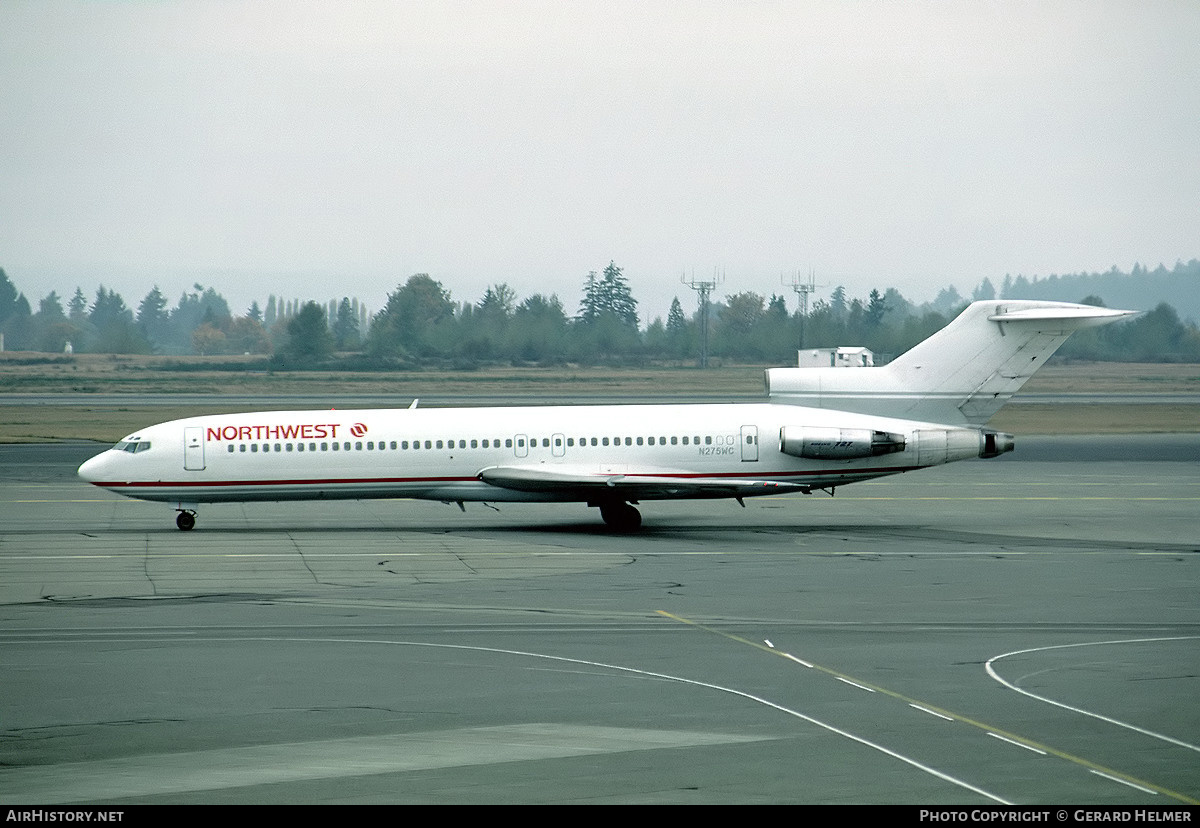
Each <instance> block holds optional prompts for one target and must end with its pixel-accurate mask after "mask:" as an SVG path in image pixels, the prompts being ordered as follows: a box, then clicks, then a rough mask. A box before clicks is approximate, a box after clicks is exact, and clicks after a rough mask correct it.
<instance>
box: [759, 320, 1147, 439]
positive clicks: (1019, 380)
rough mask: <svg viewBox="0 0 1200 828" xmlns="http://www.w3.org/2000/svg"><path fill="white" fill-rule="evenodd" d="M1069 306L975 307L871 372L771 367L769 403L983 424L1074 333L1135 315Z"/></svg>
mask: <svg viewBox="0 0 1200 828" xmlns="http://www.w3.org/2000/svg"><path fill="white" fill-rule="evenodd" d="M1137 313H1138V312H1137V311H1125V310H1113V309H1110V308H1098V307H1093V306H1091V305H1075V304H1070V303H1067V302H1039V301H1024V300H1012V301H1003V300H996V301H988V302H974V303H972V304H971V305H969V306H968V307H967V308H966V310H964V311H963V312H962V313H961V314H959V315H958V317H957V318H955V319H954V320H953V321H952V322H951V323H950V324H949V325H947V326H946V327H945V328H942V330H940V331H938V332H937V333H936V334H934V335H933V336H931V337H929V338H928V339H926V340H925V341H924V342H921V343H920V344H918V345H916V346H915V347H914V348H912V349H911V350H909V351H906V352H905V353H903V354H901V355H900V356H899V357H897V358H896V359H894V360H892V362H890V363H888V364H887V365H884V366H881V367H876V368H771V369H768V371H767V392H768V394H769V395H770V397H771V400H772V402H781V403H791V404H793V405H804V406H811V407H814V408H830V409H837V410H841V411H854V412H858V413H862V414H876V415H880V416H885V417H900V418H903V419H909V420H923V421H927V422H938V423H953V424H961V425H983V424H984V423H986V422H987V421H988V420H989V419H990V418H991V417H992V416H993V415H994V414H995V413H996V412H997V411H999V410H1000V408H1001V406H1003V405H1004V403H1006V402H1008V400H1009V399H1010V398H1011V397H1012V395H1013V394H1015V393H1016V392H1017V390H1018V389H1019V388H1020V387H1021V386H1022V385H1024V384H1025V382H1026V380H1028V379H1029V378H1030V377H1031V376H1033V373H1034V372H1035V371H1037V370H1038V369H1039V368H1041V367H1042V366H1043V365H1044V364H1045V363H1046V360H1047V359H1049V358H1050V356H1051V355H1052V354H1053V353H1054V352H1055V351H1056V350H1058V347H1059V346H1060V345H1061V344H1062V343H1063V342H1065V341H1066V339H1067V337H1068V336H1070V335H1071V334H1072V333H1073V332H1074V331H1076V330H1079V329H1080V328H1087V327H1094V326H1096V325H1107V324H1108V323H1110V322H1115V321H1117V320H1118V319H1125V318H1128V317H1130V316H1136V315H1137Z"/></svg>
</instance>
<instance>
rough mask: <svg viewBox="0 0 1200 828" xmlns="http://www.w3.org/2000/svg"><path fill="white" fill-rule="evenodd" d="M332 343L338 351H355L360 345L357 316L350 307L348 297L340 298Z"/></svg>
mask: <svg viewBox="0 0 1200 828" xmlns="http://www.w3.org/2000/svg"><path fill="white" fill-rule="evenodd" d="M333 341H334V345H335V346H336V347H337V349H338V350H339V351H352V350H356V349H357V348H358V346H359V344H360V342H359V333H358V314H356V313H355V312H354V308H353V307H352V306H351V305H350V299H349V298H348V297H342V301H341V303H340V304H339V305H338V309H337V316H336V318H335V319H334V323H333Z"/></svg>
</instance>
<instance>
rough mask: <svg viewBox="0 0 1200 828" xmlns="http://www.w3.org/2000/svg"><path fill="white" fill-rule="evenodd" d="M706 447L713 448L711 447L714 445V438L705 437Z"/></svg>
mask: <svg viewBox="0 0 1200 828" xmlns="http://www.w3.org/2000/svg"><path fill="white" fill-rule="evenodd" d="M704 445H706V446H711V445H712V437H705V438H704Z"/></svg>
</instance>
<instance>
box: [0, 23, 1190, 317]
mask: <svg viewBox="0 0 1200 828" xmlns="http://www.w3.org/2000/svg"><path fill="white" fill-rule="evenodd" d="M1198 44H1200V3H1198V2H1195V0H1178V2H1171V0H1155V2H1149V3H1147V2H1144V0H1131V1H1130V2H1104V0H1080V2H1054V0H1030V2H976V3H973V2H953V3H950V2H931V3H906V2H881V3H872V2H801V1H800V0H788V1H787V2H735V0H720V1H719V2H695V1H693V2H688V1H687V0H673V2H648V1H647V0H640V1H639V2H629V3H624V2H616V1H614V0H603V2H595V3H593V2H582V1H581V0H572V1H571V2H561V0H555V1H554V2H544V3H543V2H520V1H519V0H516V1H514V0H505V2H500V1H499V0H497V2H449V1H448V0H431V2H378V3H376V2H349V1H346V2H312V3H305V2H298V1H297V0H286V1H285V2H267V1H266V0H255V1H254V2H215V1H214V0H208V1H206V2H170V0H161V2H53V0H33V1H32V2H21V1H20V0H4V2H2V3H0V267H3V268H4V269H5V270H6V272H7V273H8V275H9V277H10V278H11V279H12V280H13V281H14V282H15V283H16V284H17V286H18V288H19V289H21V290H22V291H24V292H25V293H26V295H27V297H28V298H29V299H30V302H31V303H32V304H33V306H34V309H35V310H36V309H37V300H38V299H39V298H41V297H42V296H44V295H46V293H48V292H49V291H50V290H57V291H58V292H59V293H60V294H62V295H64V296H67V297H69V296H70V294H71V293H73V292H74V290H75V287H76V286H81V287H82V288H83V290H84V292H85V293H86V294H87V295H88V297H89V299H91V298H94V296H95V291H96V287H97V286H98V285H99V284H100V283H101V282H103V283H104V284H105V285H107V286H109V287H112V288H114V289H116V290H118V291H120V292H121V293H122V295H123V296H124V298H125V300H126V304H128V305H129V306H131V307H133V308H136V307H137V304H138V302H139V301H140V300H141V298H142V297H143V296H144V295H145V294H146V292H147V291H148V290H149V289H150V287H151V286H152V285H153V284H155V283H157V284H158V285H159V286H160V287H161V288H162V290H163V291H164V293H166V294H167V296H168V299H169V300H170V301H171V302H172V304H174V302H175V301H177V300H178V297H179V295H180V293H181V292H182V291H183V290H184V289H185V288H190V286H191V284H192V283H193V282H195V281H200V282H202V283H204V284H205V285H206V286H207V285H212V286H214V287H216V288H217V289H218V290H219V291H221V292H222V293H224V294H225V295H226V297H227V298H229V300H230V302H231V305H232V306H233V310H234V311H235V313H241V312H244V311H245V309H246V308H247V307H248V306H249V303H250V301H251V300H252V299H258V300H259V302H260V303H262V302H264V301H265V299H266V297H267V295H268V294H270V293H275V294H277V295H282V296H286V297H289V298H316V299H320V300H327V299H330V298H335V297H341V296H346V295H349V296H357V297H359V298H360V299H361V300H362V301H364V302H366V303H367V305H368V306H369V307H370V308H371V309H372V310H375V309H378V308H379V307H380V306H381V305H382V304H383V302H384V300H385V297H386V295H387V293H388V292H389V291H390V290H393V289H394V288H395V287H396V285H397V284H399V283H401V282H403V281H404V280H405V279H407V277H408V276H409V275H411V274H413V273H417V272H427V273H429V274H431V275H432V276H433V277H434V278H435V279H438V280H439V281H441V282H442V283H443V285H445V286H446V287H447V288H448V289H449V290H450V291H451V292H452V294H453V296H454V298H455V299H456V300H459V301H477V300H478V299H479V298H480V297H481V295H482V293H483V291H484V289H485V288H486V286H487V285H489V284H493V283H497V282H507V283H509V284H510V285H511V286H512V287H513V288H514V289H515V290H516V292H517V294H518V296H519V297H524V296H527V295H529V294H532V293H537V292H545V293H549V292H557V293H558V294H559V296H560V298H562V300H563V302H564V304H565V305H566V307H567V311H568V312H569V313H574V312H575V311H576V310H577V309H578V304H579V298H580V293H581V290H580V289H581V285H582V283H583V280H584V278H585V276H586V274H587V272H588V271H589V270H597V271H599V270H602V269H603V268H604V267H605V266H606V265H607V264H608V262H609V261H610V260H614V261H616V263H617V264H618V265H619V266H621V267H622V268H624V270H625V274H626V276H627V277H628V279H629V282H630V285H631V287H632V288H633V292H634V296H635V297H636V298H638V299H639V301H640V310H641V312H642V316H643V320H645V319H646V318H647V317H649V318H652V317H654V316H664V317H665V316H666V312H667V309H668V306H669V304H670V301H671V297H672V296H674V295H679V296H680V299H681V301H683V302H684V307H685V308H692V307H694V298H693V296H692V294H691V291H690V290H689V289H688V288H687V287H686V286H684V285H682V284H680V279H681V276H684V275H686V276H687V277H688V278H692V277H693V276H694V277H695V278H710V277H711V276H712V275H713V273H714V271H720V272H721V273H723V274H724V280H725V281H724V283H723V284H722V286H721V287H720V289H719V290H718V294H719V295H722V296H723V295H724V294H729V293H736V292H739V291H743V290H752V291H755V292H758V293H763V294H765V295H770V294H771V293H773V292H780V293H785V292H786V293H787V296H788V306H789V307H793V308H794V306H795V302H794V295H793V294H792V293H791V291H790V290H789V289H788V288H787V287H786V286H785V285H784V284H783V283H782V281H781V280H782V279H785V278H786V279H790V278H791V277H792V276H794V275H795V274H796V273H801V274H804V276H805V278H806V277H807V274H808V273H809V272H810V271H812V272H814V273H815V278H816V281H817V283H818V284H822V285H827V286H828V287H826V288H822V289H820V290H819V291H818V296H821V295H825V296H827V295H828V292H829V290H830V289H832V287H833V286H834V285H838V284H842V285H845V286H846V287H847V289H848V291H849V293H850V295H851V296H864V297H865V295H866V294H867V292H868V291H870V290H871V288H873V287H886V286H897V287H899V288H900V290H901V291H902V292H903V293H904V294H905V295H906V296H908V297H909V298H910V299H914V300H917V301H924V300H928V299H932V298H933V297H934V295H935V294H936V293H937V291H938V290H939V289H941V288H942V287H945V286H946V285H948V284H953V285H955V286H957V287H958V289H959V290H960V291H962V292H963V293H964V294H968V293H969V291H970V290H971V289H972V288H973V287H974V286H975V285H976V284H978V282H979V281H980V280H982V279H983V278H984V277H989V278H991V279H992V280H993V282H996V283H997V284H998V283H999V281H1000V280H1002V279H1003V277H1004V275H1005V274H1006V273H1010V274H1012V275H1014V276H1015V275H1017V274H1024V275H1026V276H1033V275H1040V276H1047V275H1050V274H1052V273H1068V272H1078V271H1085V270H1086V271H1093V270H1095V271H1104V270H1108V269H1109V268H1110V267H1112V266H1113V265H1116V266H1117V267H1118V268H1120V269H1122V270H1128V269H1129V268H1130V267H1132V265H1133V264H1134V263H1135V262H1141V263H1143V264H1146V265H1149V266H1150V267H1154V266H1155V265H1157V264H1158V263H1160V262H1162V263H1164V264H1166V265H1167V266H1168V267H1171V266H1172V265H1173V264H1174V263H1175V261H1176V260H1179V259H1183V260H1188V259H1191V258H1195V257H1198V256H1200V45H1198ZM1064 298H1073V299H1077V298H1079V297H1064Z"/></svg>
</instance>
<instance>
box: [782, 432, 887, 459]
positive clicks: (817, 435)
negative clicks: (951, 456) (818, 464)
mask: <svg viewBox="0 0 1200 828" xmlns="http://www.w3.org/2000/svg"><path fill="white" fill-rule="evenodd" d="M904 445H905V443H904V435H903V434H892V433H890V432H887V431H872V430H871V429H869V428H814V427H807V426H784V427H783V428H781V429H780V430H779V450H780V451H782V452H783V453H784V454H790V455H791V456H792V457H805V458H808V459H810V460H853V459H855V458H860V457H878V456H880V455H882V454H892V453H893V452H897V451H904Z"/></svg>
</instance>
